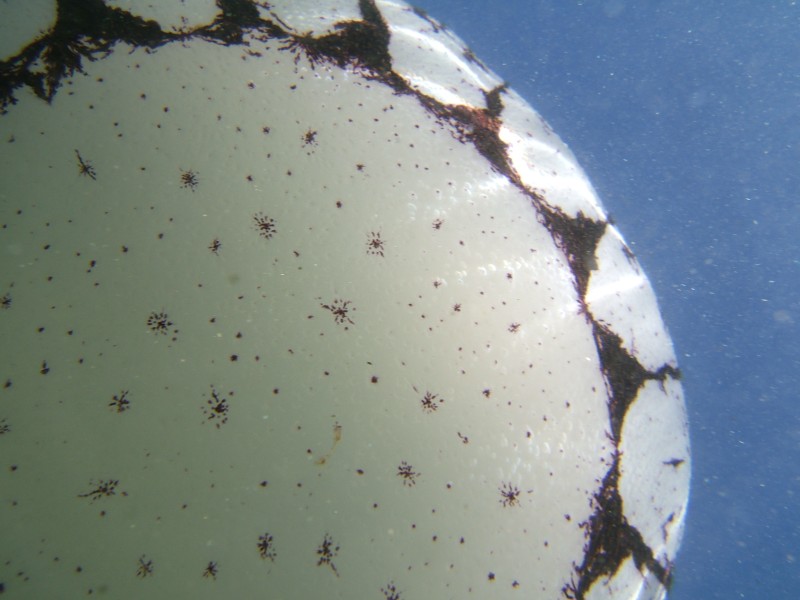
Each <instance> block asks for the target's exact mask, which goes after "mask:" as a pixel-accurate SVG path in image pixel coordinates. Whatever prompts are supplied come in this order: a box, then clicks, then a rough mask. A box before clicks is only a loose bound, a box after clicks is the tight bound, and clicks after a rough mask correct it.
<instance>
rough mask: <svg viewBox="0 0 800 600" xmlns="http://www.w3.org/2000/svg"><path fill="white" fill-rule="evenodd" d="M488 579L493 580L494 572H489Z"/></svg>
mask: <svg viewBox="0 0 800 600" xmlns="http://www.w3.org/2000/svg"><path fill="white" fill-rule="evenodd" d="M489 581H494V573H492V572H489Z"/></svg>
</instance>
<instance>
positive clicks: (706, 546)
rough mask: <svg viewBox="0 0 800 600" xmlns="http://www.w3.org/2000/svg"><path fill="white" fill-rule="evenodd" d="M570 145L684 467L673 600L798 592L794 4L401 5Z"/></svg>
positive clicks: (432, 0)
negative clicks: (665, 394)
mask: <svg viewBox="0 0 800 600" xmlns="http://www.w3.org/2000/svg"><path fill="white" fill-rule="evenodd" d="M416 4H417V5H418V6H420V7H421V8H424V9H425V10H427V11H428V13H429V14H430V15H431V16H433V17H435V18H437V19H438V20H440V21H443V22H444V23H445V24H446V25H447V26H448V27H449V28H450V29H451V30H453V31H454V32H455V33H456V34H458V35H459V36H460V37H461V38H462V39H463V40H464V41H465V42H466V43H467V44H468V45H469V46H470V47H471V48H472V49H473V50H474V52H475V54H476V55H477V56H478V57H479V58H481V59H482V60H483V61H484V62H485V63H486V64H487V65H488V66H489V67H490V68H491V69H492V70H494V71H495V72H497V73H498V74H499V75H500V76H502V77H504V78H505V79H506V80H508V82H509V83H510V84H511V85H512V87H514V88H515V89H516V90H517V91H519V92H520V93H521V94H522V95H523V96H524V97H525V98H527V99H528V100H529V101H530V102H531V104H533V106H534V107H535V108H536V109H537V110H538V111H539V112H540V113H541V114H542V115H543V116H544V117H545V118H546V119H547V120H548V121H549V123H550V124H551V125H552V126H553V128H554V129H555V131H556V132H557V133H558V134H559V135H561V137H562V138H564V139H565V141H567V143H568V144H569V145H570V146H571V148H572V150H573V152H574V153H575V154H576V156H577V157H578V159H579V161H580V162H581V164H582V165H583V167H584V169H585V170H586V171H587V172H588V174H589V176H590V178H591V179H592V181H593V183H594V185H595V187H596V189H597V190H598V192H599V194H600V196H601V197H602V199H603V201H604V203H605V205H606V207H607V209H608V210H609V211H610V213H611V214H612V215H613V217H614V218H615V220H616V222H617V225H618V226H619V228H620V229H621V230H622V232H623V234H624V235H625V237H626V239H627V240H628V242H629V243H630V244H631V246H632V247H633V249H634V250H635V252H636V253H637V255H638V257H639V259H640V261H641V262H642V263H643V265H644V267H645V269H646V271H647V273H648V274H649V276H650V278H651V280H652V282H653V285H654V287H655V289H656V292H657V294H658V296H659V299H660V302H661V307H662V311H663V313H664V317H665V320H666V322H667V324H668V326H669V328H670V331H671V333H672V336H673V339H674V342H675V345H676V351H677V353H678V356H679V360H680V363H681V369H682V371H683V374H684V381H683V383H684V389H685V393H686V398H687V402H688V408H689V415H690V419H691V432H692V448H693V458H694V470H693V481H692V495H691V501H690V511H689V518H688V522H687V528H686V534H685V537H684V541H683V546H682V550H681V552H680V554H679V556H678V561H677V566H676V572H675V581H674V586H673V589H672V591H671V593H670V598H671V599H672V600H686V599H699V598H703V599H709V598H721V599H726V600H727V599H732V598H771V599H775V598H797V597H799V595H800V592H799V591H798V590H800V404H799V403H800V393H798V390H799V389H800V336H799V335H798V334H799V333H800V332H799V331H798V325H799V324H800V244H798V239H800V149H799V147H798V145H799V144H800V3H797V2H793V1H788V0H784V1H781V2H773V1H768V0H763V1H762V0H750V1H732V2H726V3H714V2H694V1H692V0H664V1H659V2H653V1H645V2H633V1H626V0H605V1H599V0H598V1H592V2H589V1H584V2H581V1H569V2H560V1H555V0H551V1H546V0H543V1H531V0H504V1H503V2H491V3H490V2H488V1H486V0H457V1H456V0H417V2H416Z"/></svg>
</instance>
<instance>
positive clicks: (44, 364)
mask: <svg viewBox="0 0 800 600" xmlns="http://www.w3.org/2000/svg"><path fill="white" fill-rule="evenodd" d="M49 372H50V367H48V366H47V361H46V360H43V361H42V366H41V368H40V369H39V373H41V374H42V375H47V374H48V373H49Z"/></svg>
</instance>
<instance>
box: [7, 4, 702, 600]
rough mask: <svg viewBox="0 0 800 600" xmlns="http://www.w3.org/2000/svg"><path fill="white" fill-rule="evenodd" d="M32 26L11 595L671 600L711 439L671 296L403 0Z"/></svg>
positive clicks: (107, 11)
mask: <svg viewBox="0 0 800 600" xmlns="http://www.w3.org/2000/svg"><path fill="white" fill-rule="evenodd" d="M4 10H6V11H8V10H10V9H9V8H7V7H6V8H4ZM32 12H36V11H32ZM45 13H46V11H45ZM36 14H37V15H38V16H37V17H36V18H37V19H39V20H38V21H34V20H33V17H31V19H32V20H31V21H29V22H28V23H27V25H26V27H27V29H24V28H23V29H24V31H27V32H28V34H27V35H28V36H29V37H28V38H27V39H25V40H23V41H22V42H21V43H20V44H19V46H17V47H15V48H14V49H13V50H11V51H9V52H8V54H7V56H6V58H5V60H4V63H3V69H2V70H1V71H0V81H2V87H1V88H0V92H2V97H1V98H0V108H1V109H2V115H0V139H2V140H3V142H4V143H5V151H4V163H3V170H4V176H3V184H2V198H3V201H2V203H0V222H1V223H2V230H0V238H2V254H0V261H2V262H0V266H1V268H0V277H2V279H0V294H1V295H2V310H0V337H1V338H2V340H4V342H3V344H2V347H0V377H2V379H3V381H4V385H3V386H2V389H0V432H2V435H0V447H1V448H2V456H3V457H4V459H5V468H4V469H3V470H2V472H0V490H2V492H0V493H1V494H2V498H3V503H4V507H5V508H4V510H3V511H1V512H0V523H1V524H2V531H3V536H2V540H3V541H2V542H1V543H0V582H2V585H3V587H4V589H6V590H8V591H9V592H12V593H16V592H19V593H21V594H31V595H36V596H39V597H48V596H53V595H74V594H79V593H89V592H91V593H100V592H105V593H111V594H113V595H115V597H141V595H142V594H153V593H155V594H160V595H173V596H174V595H185V594H187V593H191V594H193V595H194V596H195V597H206V596H208V597H211V596H219V595H220V594H223V595H224V594H227V595H231V596H239V597H246V596H251V595H255V594H258V593H263V591H264V590H269V593H270V594H273V595H274V597H276V598H280V597H285V598H305V597H307V598H311V597H317V596H320V595H322V594H326V595H328V596H333V597H343V598H345V597H346V598H385V599H395V600H396V599H399V598H401V597H402V598H415V597H416V598H420V597H424V598H449V597H459V598H461V597H469V596H470V595H475V596H477V597H492V598H506V597H508V598H513V597H516V596H517V595H518V594H519V593H524V594H528V595H529V596H534V597H541V598H606V597H607V598H612V597H613V598H661V597H663V596H664V594H665V589H666V586H667V585H668V583H669V580H670V574H671V570H672V564H673V561H674V559H675V555H676V552H677V550H678V546H679V543H680V539H681V535H682V531H683V523H684V517H685V512H686V504H687V498H688V490H689V475H690V453H689V442H688V433H687V420H686V412H685V407H684V402H683V396H682V390H681V385H680V382H679V380H680V372H679V370H678V367H677V362H676V359H675V355H674V352H673V348H672V344H671V341H670V338H669V335H668V333H667V330H666V327H665V325H664V323H663V322H662V319H661V316H660V313H659V310H658V307H657V303H656V300H655V297H654V294H653V290H652V288H651V286H650V284H649V282H648V280H647V278H646V276H645V275H644V273H643V272H642V270H641V268H640V266H639V264H638V262H637V261H636V258H635V257H634V255H633V253H632V252H631V251H630V249H629V248H628V246H627V245H626V244H625V242H624V240H623V239H622V237H621V235H620V234H619V232H618V231H617V229H616V228H615V227H614V226H613V225H612V224H610V223H609V221H608V217H607V215H606V213H605V211H604V209H603V207H602V204H601V203H600V201H599V200H598V198H597V195H596V193H595V192H594V190H593V188H592V185H591V183H590V182H589V180H588V179H587V178H586V176H585V174H584V173H583V171H582V170H581V169H580V167H579V166H578V164H577V162H576V161H575V159H574V157H573V156H572V154H571V152H570V151H569V149H568V148H567V147H566V145H565V144H564V143H563V142H562V141H561V140H560V139H559V138H558V137H557V136H556V135H555V134H554V133H553V132H552V131H551V130H550V128H549V127H548V126H547V124H546V123H545V122H544V120H543V119H542V118H541V117H540V116H539V115H538V114H537V113H536V112H535V111H534V110H533V109H532V108H531V107H530V106H528V104H527V103H526V102H525V101H524V100H523V99H522V98H521V97H519V96H518V95H517V94H516V93H515V92H514V91H513V90H511V89H509V88H508V87H507V86H506V85H505V84H504V83H503V82H502V81H501V80H499V79H498V78H497V76H496V75H494V74H493V73H491V72H490V71H489V70H488V69H487V68H486V67H484V66H483V65H482V64H481V63H480V62H479V61H478V60H477V59H476V58H475V57H474V56H473V55H472V53H471V52H469V51H468V50H467V49H466V48H465V46H464V44H463V43H462V42H461V41H460V40H459V39H458V38H457V37H456V36H455V35H453V34H452V33H451V32H449V31H448V30H447V29H446V28H444V27H443V26H441V25H440V24H438V23H437V22H436V21H434V20H433V19H432V18H431V17H429V16H428V15H426V14H424V13H423V12H421V11H419V10H416V9H412V8H411V7H409V6H408V5H406V4H403V3H401V2H398V1H392V2H388V1H383V2H382V1H373V0H361V1H359V2H356V1H355V0H354V1H352V2H336V3H333V2H321V1H310V0H309V1H303V2H298V1H297V0H293V1H291V2H289V1H288V0H285V1H283V2H270V3H264V2H252V1H247V0H240V1H238V2H221V1H220V2H217V3H211V2H206V3H193V4H192V5H190V6H187V5H185V4H184V3H182V2H164V3H159V4H157V5H152V4H150V3H144V2H124V3H123V2H110V1H109V2H104V3H103V2H99V1H98V2H96V3H92V4H91V6H90V7H89V8H88V9H87V6H86V5H82V6H78V5H77V4H74V3H68V2H59V3H57V7H56V9H51V12H50V13H49V14H50V16H49V18H43V17H42V16H41V11H39V12H37V13H36ZM10 22H11V21H4V23H5V24H4V25H3V26H2V29H6V28H8V27H9V25H8V23H10ZM36 23H39V24H36ZM41 23H44V25H42V24H41ZM39 30H41V33H40V34H34V33H31V32H34V31H39Z"/></svg>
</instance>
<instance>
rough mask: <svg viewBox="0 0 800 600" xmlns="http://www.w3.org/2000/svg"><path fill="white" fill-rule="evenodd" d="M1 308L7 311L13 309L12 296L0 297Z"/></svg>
mask: <svg viewBox="0 0 800 600" xmlns="http://www.w3.org/2000/svg"><path fill="white" fill-rule="evenodd" d="M0 308H2V309H5V310H8V309H9V308H11V294H4V295H3V296H2V297H0Z"/></svg>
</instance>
